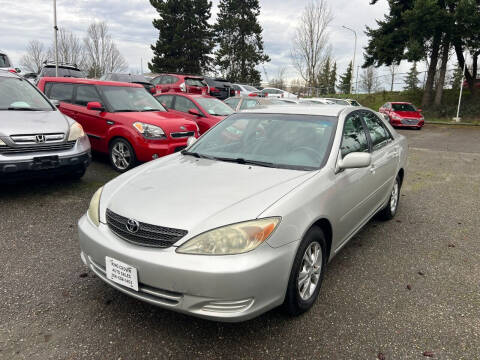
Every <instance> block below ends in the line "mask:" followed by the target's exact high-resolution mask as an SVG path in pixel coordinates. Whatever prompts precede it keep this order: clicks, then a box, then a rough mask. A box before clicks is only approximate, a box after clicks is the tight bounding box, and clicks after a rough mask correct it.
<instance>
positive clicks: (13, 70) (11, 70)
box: [8, 69, 17, 74]
mask: <svg viewBox="0 0 480 360" xmlns="http://www.w3.org/2000/svg"><path fill="white" fill-rule="evenodd" d="M8 71H9V72H11V73H14V74H16V73H17V71H16V70H15V69H8Z"/></svg>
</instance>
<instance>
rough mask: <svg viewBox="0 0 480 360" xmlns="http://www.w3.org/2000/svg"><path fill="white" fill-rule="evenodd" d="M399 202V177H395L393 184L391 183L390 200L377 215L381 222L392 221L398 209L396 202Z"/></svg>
mask: <svg viewBox="0 0 480 360" xmlns="http://www.w3.org/2000/svg"><path fill="white" fill-rule="evenodd" d="M399 200H400V177H399V176H398V175H397V177H396V178H395V182H394V183H393V187H392V191H391V193H390V198H389V199H388V202H387V205H385V207H384V208H383V209H382V210H380V212H379V213H378V215H379V217H380V218H381V219H382V220H390V219H393V217H394V216H395V214H396V213H397V209H398V201H399Z"/></svg>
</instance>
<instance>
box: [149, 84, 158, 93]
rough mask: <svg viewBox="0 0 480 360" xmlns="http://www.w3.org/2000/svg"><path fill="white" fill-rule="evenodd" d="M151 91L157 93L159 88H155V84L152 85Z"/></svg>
mask: <svg viewBox="0 0 480 360" xmlns="http://www.w3.org/2000/svg"><path fill="white" fill-rule="evenodd" d="M150 92H151V93H152V94H155V93H156V92H157V89H155V86H152V87H151V88H150Z"/></svg>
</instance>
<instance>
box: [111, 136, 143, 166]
mask: <svg viewBox="0 0 480 360" xmlns="http://www.w3.org/2000/svg"><path fill="white" fill-rule="evenodd" d="M109 155H110V163H111V164H112V166H113V168H114V169H115V170H117V171H118V172H121V173H123V172H125V171H128V170H130V169H131V168H132V167H134V166H135V163H136V157H135V151H134V150H133V147H132V145H130V143H129V142H128V141H127V140H125V139H122V138H117V139H114V140H113V141H112V143H111V144H110V153H109Z"/></svg>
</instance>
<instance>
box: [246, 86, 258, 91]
mask: <svg viewBox="0 0 480 360" xmlns="http://www.w3.org/2000/svg"><path fill="white" fill-rule="evenodd" d="M242 86H243V87H244V88H245V90H248V91H258V89H255V88H254V87H253V86H250V85H242Z"/></svg>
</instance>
